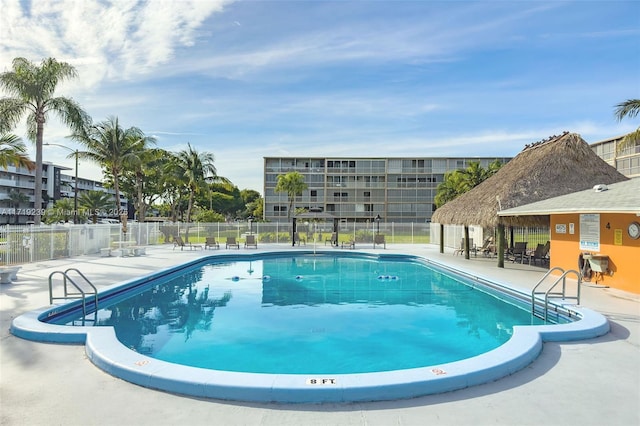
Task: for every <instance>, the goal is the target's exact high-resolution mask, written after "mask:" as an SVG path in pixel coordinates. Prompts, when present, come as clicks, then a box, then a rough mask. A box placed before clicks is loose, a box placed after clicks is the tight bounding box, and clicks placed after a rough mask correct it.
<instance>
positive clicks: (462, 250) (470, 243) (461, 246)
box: [453, 238, 478, 256]
mask: <svg viewBox="0 0 640 426" xmlns="http://www.w3.org/2000/svg"><path fill="white" fill-rule="evenodd" d="M469 252H474V253H475V255H476V256H477V255H478V250H477V249H476V248H475V246H474V245H473V238H469ZM453 254H454V256H455V255H457V254H459V255H461V256H462V255H463V254H464V238H462V239H460V248H459V249H456V250H454V251H453Z"/></svg>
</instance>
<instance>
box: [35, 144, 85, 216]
mask: <svg viewBox="0 0 640 426" xmlns="http://www.w3.org/2000/svg"><path fill="white" fill-rule="evenodd" d="M43 145H51V146H59V147H60V148H64V149H66V150H69V151H71V152H73V155H74V156H75V157H76V176H75V182H74V188H73V223H74V224H75V225H77V224H78V150H77V149H71V148H69V147H68V146H64V145H60V144H57V143H48V142H47V143H45V144H43Z"/></svg>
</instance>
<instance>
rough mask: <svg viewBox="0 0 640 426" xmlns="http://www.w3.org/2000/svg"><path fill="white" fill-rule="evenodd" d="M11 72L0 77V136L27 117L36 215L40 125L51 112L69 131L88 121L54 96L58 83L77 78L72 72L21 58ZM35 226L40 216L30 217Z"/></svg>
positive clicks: (71, 103) (69, 103)
mask: <svg viewBox="0 0 640 426" xmlns="http://www.w3.org/2000/svg"><path fill="white" fill-rule="evenodd" d="M12 65H13V67H12V70H11V71H6V72H3V73H2V74H0V87H1V88H2V89H4V91H5V92H7V93H8V94H9V97H7V98H2V99H0V117H1V118H0V133H5V132H9V131H11V130H12V129H13V128H14V127H15V126H17V125H18V123H19V122H20V120H21V119H22V118H23V117H24V116H25V115H26V117H27V135H28V137H29V139H31V140H32V141H35V143H36V177H35V180H36V182H35V189H34V191H35V197H34V199H35V202H34V207H35V211H36V213H38V212H39V211H40V209H41V208H42V143H43V135H44V125H45V123H46V122H47V119H48V117H49V115H50V114H51V113H53V114H55V115H57V116H58V117H59V118H60V120H61V121H62V122H63V123H64V124H65V125H67V126H68V127H70V128H71V129H72V130H73V131H76V130H79V129H82V128H83V127H84V126H86V125H87V123H89V122H90V118H89V116H88V115H87V114H86V113H85V112H84V110H83V109H82V108H81V107H80V105H79V104H78V103H76V102H75V101H74V100H73V99H71V98H65V97H56V96H54V95H55V91H56V88H57V86H58V84H59V83H61V82H63V81H65V80H67V79H71V78H75V77H77V72H76V69H75V68H74V67H73V66H71V65H69V64H68V63H66V62H58V61H56V60H55V59H54V58H48V59H45V60H43V61H42V63H41V64H40V65H39V66H38V65H36V64H34V63H32V62H30V61H28V60H27V59H25V58H15V59H14V60H13V63H12ZM34 222H35V224H36V225H38V224H40V215H39V214H35V215H34Z"/></svg>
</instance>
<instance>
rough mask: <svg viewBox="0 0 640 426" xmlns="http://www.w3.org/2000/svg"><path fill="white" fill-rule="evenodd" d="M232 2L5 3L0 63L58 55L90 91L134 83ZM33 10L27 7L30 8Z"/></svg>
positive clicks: (52, 0)
mask: <svg viewBox="0 0 640 426" xmlns="http://www.w3.org/2000/svg"><path fill="white" fill-rule="evenodd" d="M229 3H230V0H207V1H204V0H180V1H171V0H146V1H144V0H120V1H114V2H94V1H77V0H37V1H33V2H19V1H18V0H0V9H1V10H2V14H1V15H0V16H1V18H0V31H1V33H0V34H1V38H2V44H1V45H0V64H2V65H3V66H4V67H8V66H10V63H11V60H12V59H13V58H14V57H16V56H23V57H26V58H28V59H30V60H33V61H36V62H39V60H40V59H42V58H46V57H55V58H56V59H58V60H60V61H65V62H69V63H71V64H73V65H75V66H76V67H77V68H78V71H79V72H80V74H81V75H82V81H81V84H83V85H84V87H85V89H86V88H89V87H94V86H96V85H97V84H99V83H100V82H101V81H103V80H104V79H105V78H110V79H115V80H118V79H130V78H133V77H135V76H137V75H140V74H146V73H149V72H151V71H152V70H154V69H155V68H156V67H157V66H159V65H160V64H163V63H166V62H167V61H169V60H170V59H171V58H172V57H173V54H174V51H175V49H176V48H178V47H181V46H191V45H192V44H193V43H194V41H195V39H196V37H197V30H198V28H199V27H200V26H201V25H202V22H203V21H204V20H205V19H207V18H208V17H209V16H210V15H211V14H213V13H216V12H220V11H222V10H223V8H224V6H225V5H227V4H229ZM27 8H28V9H27Z"/></svg>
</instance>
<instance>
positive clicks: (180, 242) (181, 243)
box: [173, 235, 202, 250]
mask: <svg viewBox="0 0 640 426" xmlns="http://www.w3.org/2000/svg"><path fill="white" fill-rule="evenodd" d="M176 247H180V250H184V248H185V247H187V248H189V249H190V250H195V249H200V250H202V246H200V245H197V244H191V243H185V242H184V240H183V239H182V237H181V236H179V235H176V236H175V237H174V238H173V249H174V250H175V249H176Z"/></svg>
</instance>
